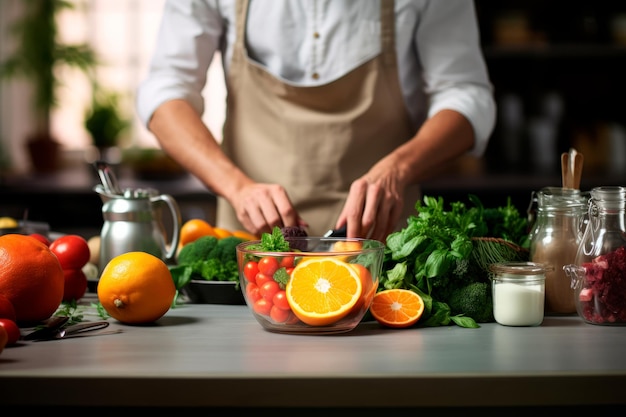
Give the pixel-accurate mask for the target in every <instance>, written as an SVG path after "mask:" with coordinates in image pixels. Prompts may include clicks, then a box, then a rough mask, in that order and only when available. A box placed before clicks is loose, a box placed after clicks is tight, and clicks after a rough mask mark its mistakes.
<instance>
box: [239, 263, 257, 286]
mask: <svg viewBox="0 0 626 417" xmlns="http://www.w3.org/2000/svg"><path fill="white" fill-rule="evenodd" d="M258 272H259V264H258V263H257V262H255V261H248V262H246V264H245V265H244V267H243V275H244V276H245V277H246V279H247V280H248V282H256V274H258Z"/></svg>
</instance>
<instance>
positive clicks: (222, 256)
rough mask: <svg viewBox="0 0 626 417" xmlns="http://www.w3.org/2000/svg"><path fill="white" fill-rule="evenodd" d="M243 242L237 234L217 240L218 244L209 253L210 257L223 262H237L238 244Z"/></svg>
mask: <svg viewBox="0 0 626 417" xmlns="http://www.w3.org/2000/svg"><path fill="white" fill-rule="evenodd" d="M241 242H245V239H242V238H240V237H237V236H227V237H224V238H222V239H219V240H218V241H217V245H215V247H214V248H213V250H212V251H211V253H210V254H209V257H210V258H213V259H217V260H219V261H220V262H222V263H226V262H228V261H234V262H235V263H237V249H236V248H237V245H238V244H240V243H241Z"/></svg>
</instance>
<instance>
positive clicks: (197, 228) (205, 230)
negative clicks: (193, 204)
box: [179, 219, 218, 246]
mask: <svg viewBox="0 0 626 417" xmlns="http://www.w3.org/2000/svg"><path fill="white" fill-rule="evenodd" d="M202 236H215V237H218V236H217V234H216V233H215V229H214V228H213V226H212V225H211V224H210V223H209V222H207V221H206V220H202V219H190V220H187V221H186V222H185V223H183V225H182V226H181V228H180V241H179V245H180V246H185V245H186V244H188V243H191V242H193V241H194V240H196V239H198V238H199V237H202Z"/></svg>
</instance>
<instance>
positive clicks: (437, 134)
mask: <svg viewBox="0 0 626 417" xmlns="http://www.w3.org/2000/svg"><path fill="white" fill-rule="evenodd" d="M473 144H474V130H473V127H472V125H471V124H470V122H469V121H468V120H467V119H466V118H465V117H464V116H463V115H461V114H460V113H458V112H456V111H453V110H442V111H440V112H439V113H437V114H435V115H434V116H433V117H431V118H430V119H428V120H427V121H426V122H425V123H424V124H423V125H422V127H421V128H420V129H419V131H418V132H417V134H416V135H415V136H414V137H413V138H412V139H411V140H410V141H408V142H406V143H405V144H404V145H402V146H400V147H399V148H398V149H396V150H395V151H394V152H392V153H391V154H389V155H388V156H387V157H385V158H384V159H383V160H381V161H380V162H379V163H378V164H377V165H380V164H384V165H387V166H395V168H394V169H396V170H397V175H398V180H399V182H400V183H401V184H404V185H408V184H414V183H418V182H420V181H423V180H424V179H426V178H428V177H430V176H432V174H433V172H434V171H436V170H438V169H439V168H440V167H441V165H442V164H445V163H446V162H449V161H451V160H453V159H455V158H457V157H459V156H461V155H463V154H464V153H465V152H467V151H468V150H470V149H471V148H472V146H473ZM375 169H376V166H375V167H374V168H373V170H375Z"/></svg>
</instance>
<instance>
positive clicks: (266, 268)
mask: <svg viewBox="0 0 626 417" xmlns="http://www.w3.org/2000/svg"><path fill="white" fill-rule="evenodd" d="M277 269H278V259H276V258H275V257H273V256H264V257H262V258H261V260H259V272H262V273H264V274H265V275H269V276H270V277H271V276H273V275H274V272H276V270H277Z"/></svg>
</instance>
